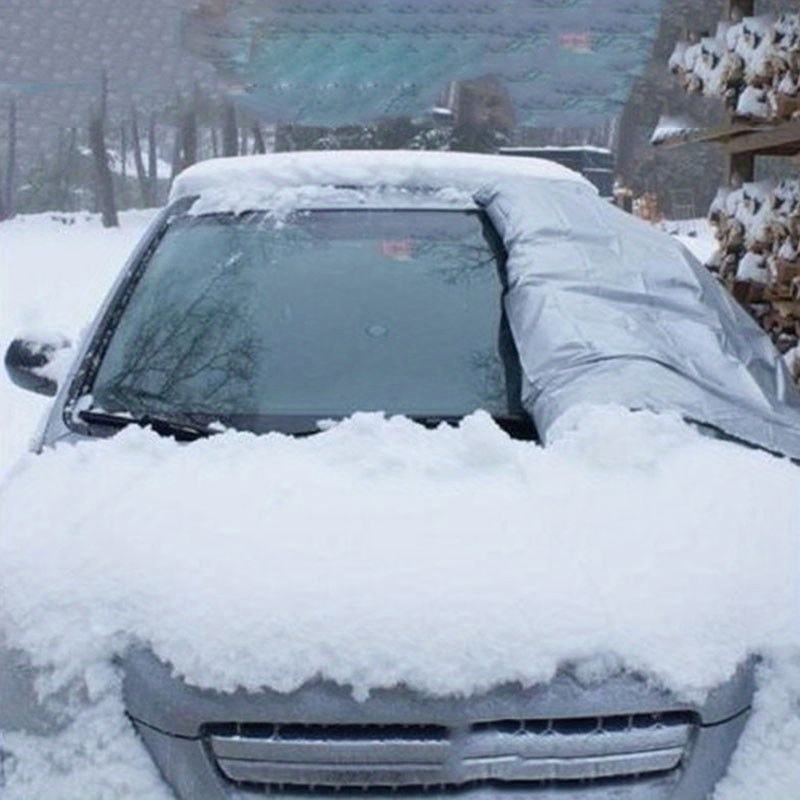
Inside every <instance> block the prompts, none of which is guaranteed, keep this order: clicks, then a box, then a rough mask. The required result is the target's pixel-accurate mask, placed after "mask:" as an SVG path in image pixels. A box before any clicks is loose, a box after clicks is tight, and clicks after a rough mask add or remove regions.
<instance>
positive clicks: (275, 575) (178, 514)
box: [0, 407, 800, 699]
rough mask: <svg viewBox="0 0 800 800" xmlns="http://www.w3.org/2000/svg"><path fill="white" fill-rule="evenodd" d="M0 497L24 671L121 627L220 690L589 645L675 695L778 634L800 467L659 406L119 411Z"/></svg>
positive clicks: (78, 672)
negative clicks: (265, 431) (184, 414)
mask: <svg viewBox="0 0 800 800" xmlns="http://www.w3.org/2000/svg"><path fill="white" fill-rule="evenodd" d="M2 501H3V506H4V525H3V527H4V532H5V533H4V536H3V538H2V540H1V541H0V587H2V588H0V609H1V610H0V623H1V625H0V629H2V630H4V631H5V635H6V638H7V641H8V643H9V644H10V645H11V646H14V647H18V648H20V649H22V650H24V651H26V652H27V653H28V654H29V656H30V658H31V659H32V661H33V662H34V664H35V665H37V666H38V667H39V668H41V669H43V670H44V676H43V678H42V682H41V683H40V689H41V690H42V691H43V692H45V693H47V692H49V691H55V690H57V689H58V688H60V687H63V686H64V685H66V684H68V683H70V682H73V681H76V680H77V681H81V680H84V681H85V680H87V675H92V674H93V673H95V672H97V670H98V669H100V668H101V666H102V665H103V664H107V663H108V661H109V659H110V658H111V657H112V656H113V655H114V654H115V653H120V652H123V651H124V650H125V648H127V647H128V646H129V645H130V644H132V643H146V644H148V645H149V646H151V647H152V648H153V649H154V651H155V652H156V653H157V654H158V655H159V656H160V657H161V658H162V659H164V660H166V661H168V662H169V663H171V664H172V665H173V667H174V669H175V671H176V672H177V673H178V674H180V675H182V676H184V677H185V678H186V679H187V680H188V681H189V682H190V683H193V684H195V685H198V686H203V687H216V688H218V689H222V690H233V689H235V688H236V687H246V688H250V689H257V688H259V687H262V686H270V687H273V688H275V689H278V690H280V691H289V690H292V689H294V688H295V687H298V686H300V685H301V684H303V683H304V682H306V681H309V680H311V679H313V678H314V677H316V676H324V677H326V678H330V679H333V680H335V681H337V682H339V683H340V684H343V685H349V686H351V687H352V689H353V691H354V693H355V695H356V696H357V697H362V698H363V697H365V696H366V695H367V694H368V693H369V691H370V690H371V689H373V688H375V687H388V686H394V685H396V684H399V683H404V684H407V685H409V686H411V687H415V688H418V689H420V690H424V691H427V692H431V693H436V694H453V693H465V694H468V693H471V692H474V691H478V690H481V689H485V688H487V687H490V686H492V685H495V684H498V683H502V682H506V681H514V680H516V681H521V682H522V683H523V684H526V685H527V684H532V683H534V682H537V681H543V680H547V679H549V678H550V677H551V676H552V675H553V674H554V672H555V670H556V669H557V667H558V666H559V665H561V664H563V663H564V662H566V661H580V660H582V659H591V658H594V657H596V656H597V655H598V654H601V655H608V656H610V657H612V658H613V659H618V660H619V663H622V664H624V665H626V666H627V667H628V668H631V669H635V670H639V671H641V672H643V673H645V674H647V675H649V676H651V677H652V678H654V679H655V680H657V681H659V682H661V683H663V684H665V685H667V686H669V687H672V688H673V689H675V690H677V691H678V692H680V693H682V694H684V695H685V696H687V697H689V698H693V699H699V698H701V697H702V695H703V693H704V692H705V691H706V690H707V689H708V688H709V687H711V686H713V685H715V684H717V683H719V682H721V681H723V680H725V679H727V678H728V677H730V676H731V675H732V674H733V672H734V670H735V668H736V665H737V664H738V663H739V662H741V661H742V660H743V659H744V658H745V657H746V656H747V654H748V653H750V652H753V651H763V650H764V649H769V648H771V647H777V646H781V645H787V644H791V643H792V642H795V641H797V639H798V636H800V602H798V596H797V593H798V587H800V575H799V574H798V572H799V571H800V563H798V554H797V546H798V536H800V529H799V527H798V520H800V470H798V468H797V467H796V466H795V465H793V464H791V462H789V461H787V460H782V459H778V458H776V457H773V456H770V455H768V454H765V453H762V452H759V451H753V450H749V449H746V448H743V447H740V446H738V445H735V444H731V443H725V442H719V441H715V440H710V439H707V438H704V437H702V436H700V435H699V434H697V433H696V432H694V431H693V430H692V429H690V428H688V427H687V426H685V425H684V424H683V423H682V422H680V421H679V420H678V419H677V418H674V417H671V416H668V415H667V416H655V415H652V414H649V413H646V412H642V413H632V412H628V411H624V410H622V409H619V408H615V407H609V408H605V409H603V408H600V409H594V410H587V411H586V412H585V414H583V415H582V416H580V417H578V416H574V417H573V420H572V423H571V424H566V423H565V422H564V421H562V426H561V430H560V434H559V436H558V437H557V438H556V440H555V441H554V442H553V444H552V445H551V446H550V447H548V448H547V449H543V448H541V447H540V446H538V445H536V444H534V443H530V442H521V441H516V440H512V439H510V438H509V437H508V436H507V435H506V434H505V433H503V432H502V431H501V430H500V429H499V428H497V427H496V426H495V424H494V423H493V422H492V420H491V419H490V418H489V417H488V416H487V415H486V414H485V413H482V412H478V413H476V414H475V415H473V416H471V417H469V418H467V419H466V420H465V421H464V422H463V423H462V425H461V427H460V428H458V429H454V428H450V427H446V426H443V427H440V428H438V429H436V430H433V431H431V430H426V429H425V428H423V427H421V426H418V425H416V424H415V423H413V422H411V421H409V420H407V419H405V418H400V417H397V418H392V419H389V420H385V419H383V418H382V417H381V416H380V415H376V414H359V415H356V416H354V417H353V418H351V419H349V420H346V421H344V422H342V423H340V424H338V425H336V426H335V427H333V428H332V429H330V430H327V431H325V432H323V433H320V434H318V435H316V436H313V437H310V438H307V439H300V440H297V439H292V438H290V437H287V436H283V435H279V434H271V435H267V436H255V435H253V434H247V433H233V432H231V433H227V434H223V435H220V436H218V437H214V438H212V439H208V440H201V441H198V442H195V443H192V444H190V445H186V446H177V445H176V444H175V442H174V441H172V440H168V439H161V438H159V437H157V436H155V435H154V434H152V433H151V432H149V431H144V430H140V429H127V430H125V431H124V432H122V433H121V434H119V435H118V436H116V437H114V438H113V439H112V440H108V441H101V442H86V443H80V444H77V445H62V446H59V447H58V448H57V449H56V450H55V451H51V452H46V453H45V454H43V455H41V456H30V457H29V458H28V460H27V462H25V463H24V464H23V465H22V467H21V469H19V470H18V471H17V472H16V474H15V475H13V476H12V478H11V479H10V480H9V481H8V482H7V484H6V486H5V487H4V490H3V497H2Z"/></svg>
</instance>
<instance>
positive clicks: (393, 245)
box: [381, 239, 411, 261]
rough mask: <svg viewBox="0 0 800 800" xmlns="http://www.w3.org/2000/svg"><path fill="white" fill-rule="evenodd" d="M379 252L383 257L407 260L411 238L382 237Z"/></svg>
mask: <svg viewBox="0 0 800 800" xmlns="http://www.w3.org/2000/svg"><path fill="white" fill-rule="evenodd" d="M381 252H382V253H383V257H384V258H393V259H394V260H395V261H409V260H410V259H411V239H384V240H383V241H382V242H381Z"/></svg>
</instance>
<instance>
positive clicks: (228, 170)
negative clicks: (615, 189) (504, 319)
mask: <svg viewBox="0 0 800 800" xmlns="http://www.w3.org/2000/svg"><path fill="white" fill-rule="evenodd" d="M502 178H508V179H514V180H534V181H542V180H546V181H569V182H571V183H575V184H578V185H581V186H583V187H584V188H585V189H586V190H587V191H589V192H592V193H596V191H597V190H596V189H595V188H594V186H593V185H592V184H591V183H590V182H589V181H587V180H586V179H585V178H583V177H582V176H581V175H579V174H578V173H577V172H573V171H572V170H570V169H567V168H566V167H562V166H561V165H560V164H556V163H555V162H553V161H547V160H545V159H538V158H525V159H520V158H512V157H509V156H491V155H479V154H475V153H447V152H432V151H418V150H366V151H346V150H335V151H313V152H299V153H277V154H269V155H260V156H238V157H235V158H215V159H211V160H209V161H204V162H201V163H199V164H195V165H194V166H192V167H189V168H188V169H187V170H185V171H184V172H182V173H181V174H180V175H179V176H178V177H177V178H176V179H175V182H174V184H173V186H172V191H171V193H170V197H169V201H170V202H174V201H176V200H179V199H181V198H183V197H192V196H196V195H199V196H200V205H199V206H198V207H202V209H203V212H202V213H207V212H210V211H234V212H237V211H242V210H251V209H253V208H272V207H273V204H274V203H275V196H276V194H278V197H279V198H280V201H281V202H282V203H286V202H287V196H288V195H290V193H289V192H287V190H291V189H293V190H297V191H298V192H299V193H300V197H299V200H298V202H309V200H314V199H315V198H314V197H313V196H311V197H310V196H309V192H310V191H311V187H317V188H319V187H326V186H327V187H359V188H369V187H392V188H406V189H409V188H411V189H419V188H427V189H439V190H449V191H454V192H461V193H463V196H464V198H465V199H466V201H467V202H471V201H470V200H469V195H471V194H472V193H473V192H475V191H477V190H478V189H479V188H480V187H481V186H482V185H483V184H484V183H486V182H488V181H496V180H498V179H502ZM193 211H194V213H198V211H197V208H194V209H193Z"/></svg>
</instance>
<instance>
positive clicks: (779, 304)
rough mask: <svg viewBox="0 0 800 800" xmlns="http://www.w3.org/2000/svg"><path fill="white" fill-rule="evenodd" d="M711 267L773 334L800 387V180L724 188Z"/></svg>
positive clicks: (714, 214) (716, 207)
mask: <svg viewBox="0 0 800 800" xmlns="http://www.w3.org/2000/svg"><path fill="white" fill-rule="evenodd" d="M709 217H710V220H711V222H712V224H713V225H714V228H715V231H716V236H717V241H718V243H719V252H718V255H717V259H716V261H715V262H714V263H712V264H710V265H709V266H710V267H711V268H712V269H713V270H715V271H716V272H717V273H718V274H719V277H720V278H721V279H722V280H723V281H724V282H725V284H726V285H727V286H728V287H729V288H730V290H731V292H732V293H733V296H734V297H735V298H736V299H737V300H739V302H741V303H742V304H743V305H745V306H746V307H747V308H749V310H750V311H751V313H752V314H753V316H754V317H755V318H756V319H757V320H758V321H759V322H760V324H761V326H762V327H763V328H764V329H765V330H766V331H767V332H768V333H769V334H770V335H771V336H772V339H773V341H774V342H775V344H776V346H777V347H778V349H779V351H780V352H781V353H783V354H784V357H785V359H786V363H787V366H788V367H789V370H790V372H791V373H792V374H793V376H794V378H795V380H796V381H797V382H798V385H800V346H798V341H800V179H798V178H784V179H783V180H781V181H780V182H778V183H772V182H769V181H765V182H759V183H745V184H743V185H742V186H741V188H739V189H728V188H723V189H720V190H719V192H718V193H717V196H716V198H715V199H714V201H713V203H712V205H711V210H710V213H709Z"/></svg>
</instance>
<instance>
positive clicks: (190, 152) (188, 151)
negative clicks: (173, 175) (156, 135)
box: [180, 93, 197, 169]
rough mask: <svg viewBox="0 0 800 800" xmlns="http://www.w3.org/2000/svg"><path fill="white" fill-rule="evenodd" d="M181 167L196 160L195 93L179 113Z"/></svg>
mask: <svg viewBox="0 0 800 800" xmlns="http://www.w3.org/2000/svg"><path fill="white" fill-rule="evenodd" d="M180 135H181V169H186V167H189V166H191V165H192V164H194V163H195V162H196V161H197V93H195V96H194V99H193V100H192V102H191V103H190V104H189V106H187V108H186V109H185V111H184V112H183V113H182V114H181V126H180Z"/></svg>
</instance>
